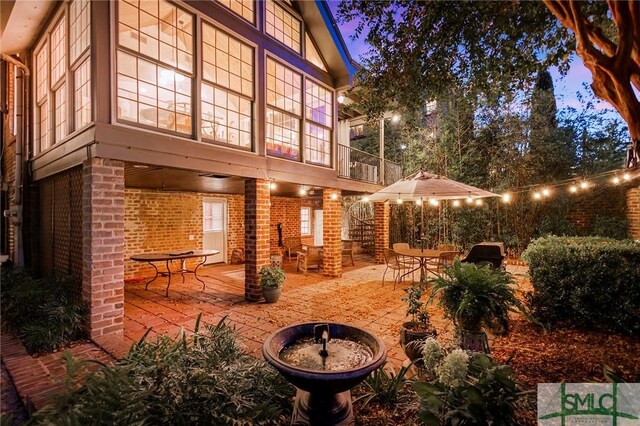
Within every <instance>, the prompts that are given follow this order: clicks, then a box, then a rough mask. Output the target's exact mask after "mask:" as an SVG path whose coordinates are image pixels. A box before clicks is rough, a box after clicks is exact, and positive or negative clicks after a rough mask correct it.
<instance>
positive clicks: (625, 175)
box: [622, 173, 631, 180]
mask: <svg viewBox="0 0 640 426" xmlns="http://www.w3.org/2000/svg"><path fill="white" fill-rule="evenodd" d="M622 178H623V179H624V180H631V175H630V174H629V173H625V174H623V175H622Z"/></svg>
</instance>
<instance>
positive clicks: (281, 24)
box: [265, 0, 302, 53]
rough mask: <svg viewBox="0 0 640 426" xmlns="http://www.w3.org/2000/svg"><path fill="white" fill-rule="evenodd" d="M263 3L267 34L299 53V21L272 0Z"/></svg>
mask: <svg viewBox="0 0 640 426" xmlns="http://www.w3.org/2000/svg"><path fill="white" fill-rule="evenodd" d="M265 5H266V18H267V19H266V21H267V25H266V31H267V34H269V35H270V36H271V37H273V38H275V39H276V40H278V41H279V42H280V43H282V44H284V45H285V46H287V47H290V48H291V49H293V50H295V51H296V52H298V53H300V31H301V26H302V24H301V23H300V21H299V20H298V19H297V18H295V17H294V16H292V15H291V14H290V13H289V12H287V11H286V10H285V9H284V8H283V7H282V6H280V5H279V4H277V3H275V2H274V1H273V0H267V1H266V3H265Z"/></svg>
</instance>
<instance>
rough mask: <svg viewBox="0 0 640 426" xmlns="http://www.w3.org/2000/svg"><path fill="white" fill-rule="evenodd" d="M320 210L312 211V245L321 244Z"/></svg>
mask: <svg viewBox="0 0 640 426" xmlns="http://www.w3.org/2000/svg"><path fill="white" fill-rule="evenodd" d="M322 229H323V228H322V210H314V211H313V245H314V246H321V245H322Z"/></svg>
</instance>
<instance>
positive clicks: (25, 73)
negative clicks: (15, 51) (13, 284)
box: [2, 54, 31, 266]
mask: <svg viewBox="0 0 640 426" xmlns="http://www.w3.org/2000/svg"><path fill="white" fill-rule="evenodd" d="M2 60H4V61H7V62H9V63H11V64H13V65H15V66H16V68H17V69H18V70H19V71H18V72H16V76H15V78H16V90H15V93H16V99H14V108H15V111H16V122H17V126H16V169H15V187H16V188H15V191H16V193H15V197H14V202H15V207H14V208H12V209H10V221H11V224H12V225H13V227H14V233H13V235H14V236H15V241H14V250H13V263H14V264H15V265H16V266H24V247H23V239H22V195H23V193H22V190H23V183H24V177H23V172H22V166H23V163H24V159H23V149H24V135H25V128H26V123H25V119H26V117H25V115H24V78H25V77H29V75H31V73H30V71H29V68H28V67H27V66H26V65H25V64H24V63H23V62H22V61H21V60H19V59H18V58H15V57H13V56H9V55H5V54H2Z"/></svg>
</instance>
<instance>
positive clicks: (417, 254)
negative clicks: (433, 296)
mask: <svg viewBox="0 0 640 426" xmlns="http://www.w3.org/2000/svg"><path fill="white" fill-rule="evenodd" d="M395 252H396V254H398V255H400V256H406V257H412V258H414V259H416V260H417V261H418V267H417V268H414V269H412V270H410V271H409V272H407V273H405V274H403V275H402V277H405V276H407V275H409V274H411V273H413V272H415V271H417V270H418V269H420V281H422V280H423V279H424V277H425V275H426V273H427V272H428V271H429V268H428V267H427V263H428V262H429V260H433V259H438V258H439V257H440V254H442V253H444V252H445V250H431V249H419V248H409V249H397V250H395Z"/></svg>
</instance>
